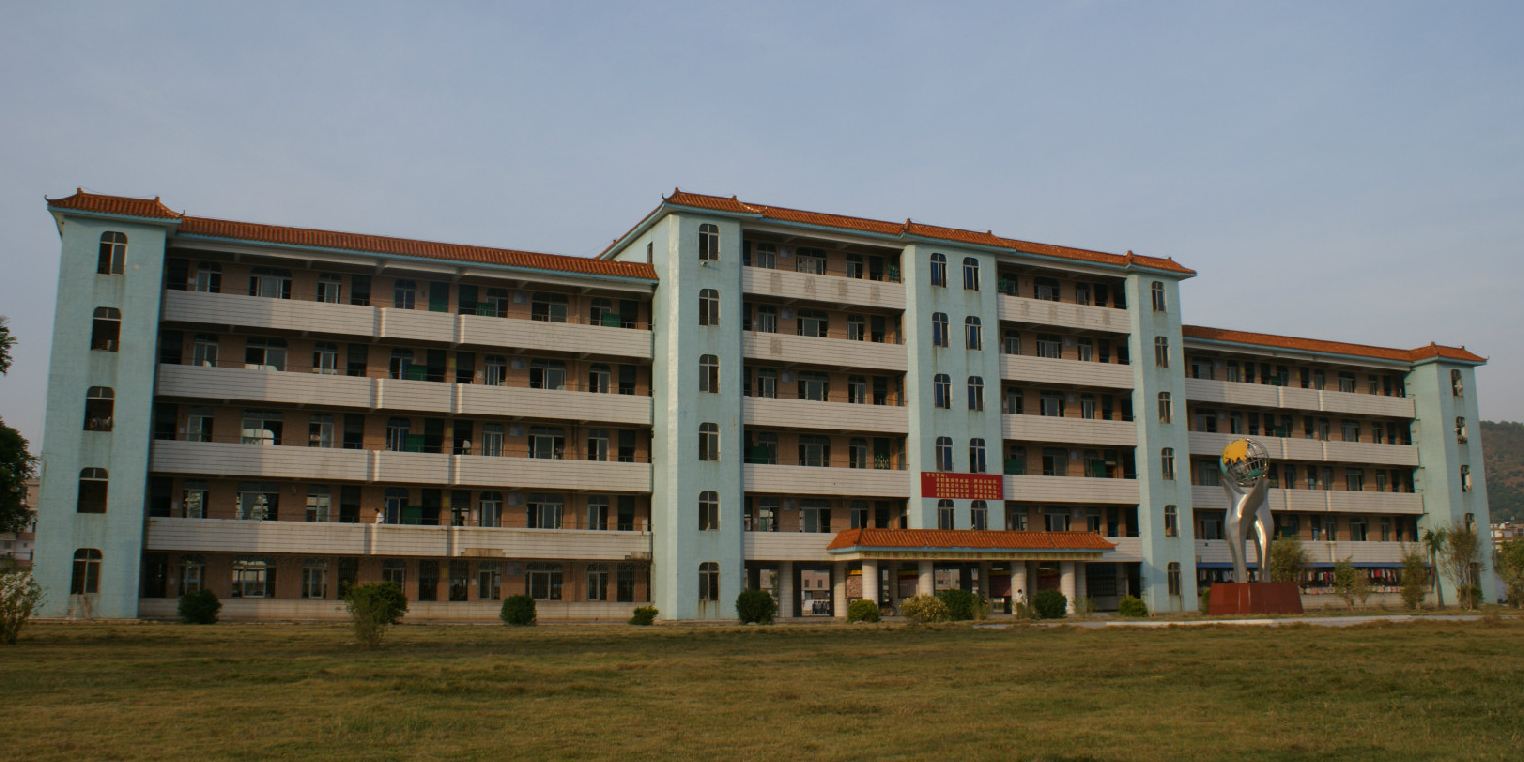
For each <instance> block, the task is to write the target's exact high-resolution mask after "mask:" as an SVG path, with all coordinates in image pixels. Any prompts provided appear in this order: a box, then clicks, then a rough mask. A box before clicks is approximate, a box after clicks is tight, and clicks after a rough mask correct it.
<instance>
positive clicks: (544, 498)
mask: <svg viewBox="0 0 1524 762" xmlns="http://www.w3.org/2000/svg"><path fill="white" fill-rule="evenodd" d="M565 510H566V500H565V498H563V497H562V496H561V493H559V492H531V493H529V498H528V505H527V508H526V511H525V512H526V514H527V522H528V523H527V526H528V527H529V528H530V529H560V528H561V519H562V517H563V514H564V513H565Z"/></svg>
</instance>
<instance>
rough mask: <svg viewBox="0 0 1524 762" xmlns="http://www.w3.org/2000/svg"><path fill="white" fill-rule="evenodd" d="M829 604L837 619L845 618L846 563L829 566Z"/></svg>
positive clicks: (841, 562)
mask: <svg viewBox="0 0 1524 762" xmlns="http://www.w3.org/2000/svg"><path fill="white" fill-rule="evenodd" d="M831 604H832V608H831V610H832V613H833V614H834V615H835V617H836V618H837V619H846V618H847V562H846V561H837V562H836V563H833V564H831Z"/></svg>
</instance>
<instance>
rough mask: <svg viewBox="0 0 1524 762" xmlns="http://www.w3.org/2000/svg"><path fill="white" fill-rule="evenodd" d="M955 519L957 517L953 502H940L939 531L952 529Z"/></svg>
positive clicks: (938, 509) (938, 502) (938, 508)
mask: <svg viewBox="0 0 1524 762" xmlns="http://www.w3.org/2000/svg"><path fill="white" fill-rule="evenodd" d="M955 518H956V517H955V515H954V509H953V501H951V500H938V501H937V529H952V528H953V526H954V523H953V522H954V520H955Z"/></svg>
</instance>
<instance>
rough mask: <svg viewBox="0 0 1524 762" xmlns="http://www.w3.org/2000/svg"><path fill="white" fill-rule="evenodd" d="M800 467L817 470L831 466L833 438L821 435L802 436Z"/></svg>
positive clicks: (800, 442) (800, 439)
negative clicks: (809, 467)
mask: <svg viewBox="0 0 1524 762" xmlns="http://www.w3.org/2000/svg"><path fill="white" fill-rule="evenodd" d="M799 465H801V466H815V467H817V468H825V467H826V466H829V465H831V438H830V437H828V436H822V435H819V434H800V435H799Z"/></svg>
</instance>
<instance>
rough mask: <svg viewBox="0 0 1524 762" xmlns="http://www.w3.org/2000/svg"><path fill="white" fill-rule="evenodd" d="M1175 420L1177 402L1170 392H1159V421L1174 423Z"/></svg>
mask: <svg viewBox="0 0 1524 762" xmlns="http://www.w3.org/2000/svg"><path fill="white" fill-rule="evenodd" d="M1174 420H1175V403H1174V401H1173V400H1172V399H1171V398H1170V393H1169V392H1159V423H1172V422H1174Z"/></svg>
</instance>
